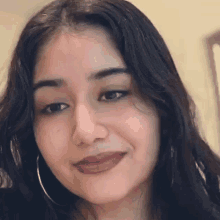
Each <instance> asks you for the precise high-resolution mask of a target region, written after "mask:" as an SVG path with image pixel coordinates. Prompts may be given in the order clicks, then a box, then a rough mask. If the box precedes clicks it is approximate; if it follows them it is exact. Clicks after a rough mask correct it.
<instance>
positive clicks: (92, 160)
mask: <svg viewBox="0 0 220 220" xmlns="http://www.w3.org/2000/svg"><path fill="white" fill-rule="evenodd" d="M124 154H126V152H105V153H100V154H97V155H96V156H90V157H86V158H84V159H83V160H81V161H79V162H78V163H75V164H74V166H81V165H98V164H101V163H103V162H105V161H106V160H110V159H111V158H114V157H117V156H123V155H124Z"/></svg>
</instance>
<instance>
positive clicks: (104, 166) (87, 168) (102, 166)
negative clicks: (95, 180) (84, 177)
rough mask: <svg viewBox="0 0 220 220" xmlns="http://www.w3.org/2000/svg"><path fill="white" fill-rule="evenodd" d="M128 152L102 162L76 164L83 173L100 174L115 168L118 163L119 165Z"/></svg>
mask: <svg viewBox="0 0 220 220" xmlns="http://www.w3.org/2000/svg"><path fill="white" fill-rule="evenodd" d="M126 154H127V153H125V154H123V155H117V156H115V157H113V158H111V159H108V160H106V161H104V162H102V163H99V164H96V165H93V164H91V165H90V164H89V165H79V166H76V168H77V169H78V171H79V172H81V173H83V174H98V173H103V172H106V171H109V170H111V169H112V168H114V167H115V166H116V165H118V163H119V162H120V161H121V160H122V159H123V158H124V156H125V155H126Z"/></svg>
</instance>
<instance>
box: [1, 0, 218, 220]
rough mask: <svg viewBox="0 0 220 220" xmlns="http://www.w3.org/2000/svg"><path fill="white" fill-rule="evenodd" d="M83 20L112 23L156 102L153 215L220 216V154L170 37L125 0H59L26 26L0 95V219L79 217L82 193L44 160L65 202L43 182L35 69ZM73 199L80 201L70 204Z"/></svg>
mask: <svg viewBox="0 0 220 220" xmlns="http://www.w3.org/2000/svg"><path fill="white" fill-rule="evenodd" d="M80 25H84V27H85V28H86V27H88V26H94V27H97V26H98V27H101V28H103V29H105V30H107V31H108V33H109V35H110V36H111V37H112V39H114V42H115V43H116V45H117V48H118V50H119V51H120V53H121V54H122V56H123V59H124V61H125V63H126V65H127V67H128V68H129V70H130V72H131V74H132V78H133V81H134V82H135V83H136V84H137V87H138V90H139V93H140V94H141V96H142V98H143V99H144V100H149V99H150V100H151V101H152V102H153V103H154V104H155V106H156V108H157V110H158V113H159V116H160V119H161V146H160V152H159V159H158V161H157V164H156V167H155V169H154V172H153V184H152V185H153V189H152V200H151V210H152V217H157V218H158V219H161V220H176V219H178V220H186V219H196V220H197V219H200V220H203V219H204V220H207V219H209V220H211V219H213V220H217V219H220V193H219V174H220V159H219V157H218V156H217V155H216V154H215V153H214V152H213V151H212V150H211V149H210V147H209V146H208V144H207V143H206V142H205V141H204V140H203V139H202V138H201V136H200V134H199V131H198V128H197V124H196V117H195V109H196V108H195V104H194V102H193V100H192V98H191V97H190V96H189V94H188V93H187V91H186V89H185V87H184V85H183V83H182V81H181V79H180V77H179V75H178V72H177V70H176V67H175V64H174V62H173V60H172V57H171V55H170V53H169V50H168V48H167V46H166V44H165V42H164V40H163V39H162V37H161V36H160V34H159V33H158V31H157V30H156V29H155V27H154V26H153V24H152V23H151V22H150V20H149V19H148V18H147V17H146V16H145V15H144V14H143V13H142V12H141V11H140V10H138V9H137V8H136V7H135V6H134V5H132V4H131V3H129V2H127V1H124V0H93V1H92V0H90V1H89V0H56V1H53V2H52V3H50V4H49V5H47V6H46V7H44V8H43V9H42V10H41V11H40V12H38V13H37V14H36V15H34V16H33V17H32V18H31V19H30V21H29V22H28V23H27V25H26V26H25V28H24V30H23V32H22V33H21V35H20V38H19V41H18V43H17V46H16V48H15V50H14V53H13V57H12V61H11V64H10V68H9V76H8V82H7V88H6V90H5V92H4V94H3V96H2V99H1V102H0V109H1V112H0V162H1V172H0V180H1V185H2V188H1V189H0V196H1V197H0V216H1V218H0V219H1V220H12V219H13V220H15V219H16V220H24V219H32V220H34V219H38V220H39V219H47V220H48V219H50V220H55V219H62V220H64V219H69V218H70V209H72V208H73V209H74V210H75V211H74V213H75V214H74V217H75V218H74V219H77V213H79V214H80V211H79V209H78V207H77V205H76V204H77V202H78V201H80V198H79V197H78V196H76V195H70V194H71V193H70V192H68V190H66V189H64V188H62V186H61V185H59V183H58V181H57V180H56V179H55V177H54V176H53V175H52V174H51V172H50V171H49V169H48V167H46V166H47V165H46V164H44V166H45V167H44V169H43V170H45V171H43V172H45V173H44V174H42V175H44V176H45V177H47V179H50V180H48V181H51V182H48V186H49V187H48V188H47V189H48V190H50V193H51V195H53V198H55V199H57V200H56V201H61V200H62V199H63V201H66V202H67V203H66V204H65V205H63V206H58V205H56V204H53V203H52V202H51V201H50V200H48V198H47V197H46V196H45V194H44V192H43V191H42V189H41V188H40V185H39V181H38V178H37V172H36V158H37V155H38V154H39V150H38V147H37V144H36V142H35V139H34V134H33V121H34V101H33V72H34V68H35V65H36V63H37V59H38V57H39V56H40V52H41V50H42V49H43V47H44V46H45V45H46V44H47V43H48V42H49V41H50V40H51V39H52V38H53V37H54V36H55V35H56V34H59V33H61V32H62V31H63V30H69V31H70V32H71V31H74V30H76V29H77V27H79V26H80ZM41 170H42V169H41ZM49 175H50V178H48V176H49ZM53 178H54V179H53ZM45 179H46V178H45ZM52 179H53V180H52ZM45 181H46V180H45ZM51 184H52V185H51ZM3 185H4V187H3ZM50 186H53V187H50ZM56 187H60V188H59V189H57V188H56ZM53 188H54V193H53ZM65 190H66V191H65ZM55 192H56V193H55ZM57 192H61V193H60V194H58V193H57ZM70 201H71V203H72V202H73V204H75V205H74V206H73V207H71V208H70Z"/></svg>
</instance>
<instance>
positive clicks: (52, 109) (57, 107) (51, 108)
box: [42, 103, 69, 114]
mask: <svg viewBox="0 0 220 220" xmlns="http://www.w3.org/2000/svg"><path fill="white" fill-rule="evenodd" d="M68 107H69V105H67V104H64V103H53V104H50V105H48V106H46V108H44V109H43V110H42V113H44V114H55V113H57V112H60V111H63V110H64V109H66V108H68Z"/></svg>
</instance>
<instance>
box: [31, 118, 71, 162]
mask: <svg viewBox="0 0 220 220" xmlns="http://www.w3.org/2000/svg"><path fill="white" fill-rule="evenodd" d="M34 135H35V139H36V142H37V145H38V148H39V150H40V152H41V153H42V155H43V157H44V158H45V159H46V160H51V158H53V160H54V162H56V161H57V160H60V158H62V156H63V155H66V154H67V150H68V141H69V137H70V129H69V124H68V123H67V122H66V121H65V120H53V121H52V122H51V121H50V120H45V119H42V120H37V121H36V123H35V126H34Z"/></svg>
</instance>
